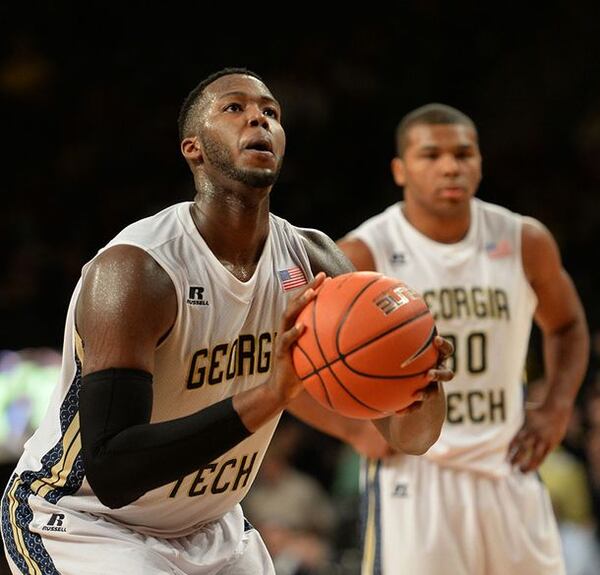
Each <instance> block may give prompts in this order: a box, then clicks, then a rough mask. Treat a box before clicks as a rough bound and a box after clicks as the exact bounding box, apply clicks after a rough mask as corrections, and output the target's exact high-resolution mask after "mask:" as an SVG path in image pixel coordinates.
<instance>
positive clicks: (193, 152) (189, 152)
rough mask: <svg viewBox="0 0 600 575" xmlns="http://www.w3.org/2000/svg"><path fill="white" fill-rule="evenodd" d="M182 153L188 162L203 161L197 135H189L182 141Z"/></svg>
mask: <svg viewBox="0 0 600 575" xmlns="http://www.w3.org/2000/svg"><path fill="white" fill-rule="evenodd" d="M181 153H182V154H183V157H184V158H185V159H186V160H187V161H188V162H193V163H202V149H201V146H200V142H198V138H197V137H196V136H189V137H187V138H184V139H183V140H182V141H181Z"/></svg>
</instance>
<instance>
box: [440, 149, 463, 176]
mask: <svg viewBox="0 0 600 575" xmlns="http://www.w3.org/2000/svg"><path fill="white" fill-rule="evenodd" d="M440 167H441V169H442V171H443V172H444V173H445V174H455V173H457V172H458V169H459V164H458V160H457V159H456V157H455V156H454V154H443V155H441V156H440Z"/></svg>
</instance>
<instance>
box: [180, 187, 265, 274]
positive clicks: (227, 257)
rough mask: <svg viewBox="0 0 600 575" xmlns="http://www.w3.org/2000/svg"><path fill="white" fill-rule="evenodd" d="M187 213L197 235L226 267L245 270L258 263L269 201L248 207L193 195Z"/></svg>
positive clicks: (234, 202) (263, 239)
mask: <svg viewBox="0 0 600 575" xmlns="http://www.w3.org/2000/svg"><path fill="white" fill-rule="evenodd" d="M190 212H191V214H192V219H193V220H194V223H195V224H196V228H197V229H198V232H199V233H200V234H201V235H202V237H203V238H204V241H205V242H206V243H207V245H208V247H209V248H210V250H211V251H212V252H213V254H214V255H215V256H216V257H217V258H218V259H219V260H220V261H221V262H223V264H224V265H226V267H231V266H233V267H235V266H240V267H241V268H244V269H247V268H248V266H252V265H254V264H256V263H257V262H258V260H259V259H260V255H261V253H262V249H263V246H264V244H265V241H266V239H267V236H268V235H269V202H268V198H267V199H266V201H264V202H261V203H258V204H255V205H253V206H247V205H242V204H241V203H240V202H236V201H216V200H215V199H214V198H206V197H202V196H196V198H195V200H194V203H193V204H192V206H191V209H190ZM232 271H233V270H232ZM235 275H237V274H235Z"/></svg>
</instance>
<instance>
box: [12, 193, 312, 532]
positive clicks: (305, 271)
mask: <svg viewBox="0 0 600 575" xmlns="http://www.w3.org/2000/svg"><path fill="white" fill-rule="evenodd" d="M190 206H191V202H183V203H179V204H176V205H173V206H171V207H169V208H166V209H164V210H163V211H161V212H159V213H158V214H156V215H154V216H151V217H149V218H145V219H143V220H140V221H138V222H136V223H133V224H132V225H130V226H128V227H127V228H125V229H124V230H123V231H122V232H121V233H119V234H118V235H117V236H116V237H115V238H114V239H113V240H112V241H111V242H110V243H109V244H108V245H107V246H106V247H105V248H103V249H102V250H100V252H102V251H104V249H106V248H108V247H110V246H114V245H117V244H130V245H134V246H138V247H139V248H141V249H143V250H145V251H146V252H148V253H149V254H150V255H151V256H152V257H153V258H154V259H155V260H156V261H157V262H158V263H159V264H160V265H161V267H162V268H164V270H165V271H166V272H167V273H168V274H169V276H170V278H171V280H172V281H173V284H174V286H175V290H176V292H177V303H178V312H177V318H176V321H175V325H174V327H173V328H172V330H171V332H170V334H169V335H168V337H167V338H166V339H165V340H164V341H163V342H162V343H161V344H160V345H159V347H158V348H157V350H156V360H155V371H154V374H153V381H154V383H153V392H154V400H153V409H152V419H151V421H152V422H160V421H165V420H171V419H175V418H178V417H182V416H186V415H189V414H192V413H194V412H197V411H198V410H201V409H203V408H205V407H207V406H209V405H211V404H214V403H216V402H218V401H220V400H223V399H225V398H227V397H230V396H232V395H233V394H234V393H238V392H241V391H244V390H247V389H251V388H253V387H256V386H258V385H260V384H262V383H264V382H265V381H267V380H268V378H269V377H270V376H271V370H272V365H273V357H274V348H275V337H276V331H277V329H278V326H279V321H280V318H281V315H282V313H283V311H284V309H285V307H286V305H287V302H288V300H289V298H290V297H291V296H292V295H293V294H294V293H295V288H298V287H300V286H301V285H303V284H305V283H306V282H307V281H310V279H312V273H311V269H310V265H309V260H308V256H307V253H306V250H305V247H304V245H303V241H302V239H301V237H300V235H299V234H298V232H297V231H296V228H294V227H293V226H292V225H290V224H289V223H288V222H287V221H285V220H283V219H281V218H278V217H276V216H274V215H271V216H270V232H269V236H268V239H267V241H266V243H265V246H264V249H263V253H262V255H261V257H260V261H259V263H258V265H257V268H256V271H255V273H254V275H253V276H252V278H251V279H250V280H248V281H247V282H241V281H239V280H238V279H237V278H236V277H234V276H233V275H232V274H231V273H230V272H229V271H227V270H226V269H225V268H224V267H223V265H222V264H221V263H220V262H219V260H218V259H217V258H216V257H215V255H214V254H213V253H212V252H211V251H210V249H209V248H208V246H207V244H206V243H205V242H204V240H203V238H202V236H201V235H200V234H199V233H198V231H197V229H196V227H195V225H194V222H193V220H192V217H191V214H190ZM100 252H99V253H100ZM88 267H89V263H88V264H87V265H86V266H85V267H84V269H83V274H85V273H86V271H87V269H88ZM80 287H81V281H80V283H79V284H78V285H77V287H76V289H75V292H74V294H73V297H72V299H71V304H70V307H69V311H68V316H67V324H66V332H65V340H64V349H63V364H62V374H61V381H60V385H59V386H58V387H57V389H56V390H55V392H54V394H53V396H52V399H51V402H50V405H49V409H48V412H47V414H46V416H45V418H44V420H43V422H42V423H41V425H40V427H39V429H38V430H37V431H36V433H35V434H34V435H33V436H32V437H31V439H30V440H29V441H28V442H27V443H26V445H25V450H24V454H23V456H22V457H21V459H20V461H19V463H18V465H17V468H16V473H17V474H18V478H17V480H16V482H13V483H12V488H11V492H12V493H13V494H14V495H15V498H16V499H18V500H22V499H23V497H22V496H23V490H29V491H30V492H31V493H33V494H36V495H38V496H40V497H43V498H44V499H45V500H46V501H48V502H49V503H56V504H59V505H60V506H61V507H62V508H65V509H72V510H75V511H84V512H90V513H93V514H96V515H101V516H103V517H106V518H107V519H109V520H111V521H117V522H119V523H121V524H124V525H126V526H129V527H131V528H133V529H135V530H137V531H140V532H142V533H147V534H150V535H154V534H155V535H157V536H162V537H181V536H184V535H186V534H188V533H191V532H193V531H195V530H196V529H197V528H198V527H199V526H200V525H201V524H204V523H206V522H208V521H211V520H214V519H217V518H219V517H221V516H223V515H224V514H225V513H226V512H227V511H229V510H231V509H233V508H234V507H235V505H236V504H237V503H238V502H239V501H241V500H242V499H243V497H244V495H245V494H246V493H247V492H248V490H249V489H250V486H251V485H252V482H253V481H254V478H255V477H256V474H257V472H258V469H259V466H260V464H261V461H262V459H263V456H264V454H265V451H266V449H267V446H268V445H269V442H270V440H271V436H272V434H273V432H274V430H275V427H276V425H277V422H278V418H274V419H273V420H272V421H270V422H268V423H267V424H265V425H264V426H262V427H261V428H260V429H259V430H258V431H256V432H255V433H253V434H252V435H250V436H249V437H248V438H246V439H245V440H244V441H242V442H241V443H240V444H238V445H237V446H235V447H234V448H232V449H230V450H229V451H228V452H226V453H225V454H224V455H222V456H221V457H219V458H217V459H215V460H214V461H212V462H211V463H209V464H208V465H206V466H204V467H203V468H200V469H198V471H196V472H194V473H191V474H189V475H187V476H184V477H181V478H180V479H179V480H177V481H175V482H173V483H171V484H169V485H165V486H163V487H159V488H157V489H153V490H151V491H149V492H148V493H146V494H145V495H143V496H142V497H141V498H139V499H138V500H137V501H134V502H133V503H131V504H129V505H126V506H125V507H123V508H121V509H109V508H108V507H105V506H104V505H103V504H102V503H101V502H100V501H99V500H98V499H97V498H96V496H95V495H94V493H93V491H92V490H91V488H90V486H89V484H88V482H87V480H86V477H85V470H84V467H83V462H82V457H81V439H80V433H79V412H78V393H79V389H80V385H81V371H82V363H83V362H84V361H85V359H84V357H83V353H82V349H81V345H80V340H79V338H78V336H77V333H76V331H75V328H74V311H75V304H76V301H77V297H78V294H79V291H80ZM148 313H149V314H151V313H152V310H151V309H149V310H148ZM193 456H194V455H193V453H190V457H193ZM156 465H161V462H160V461H156ZM19 491H20V493H19Z"/></svg>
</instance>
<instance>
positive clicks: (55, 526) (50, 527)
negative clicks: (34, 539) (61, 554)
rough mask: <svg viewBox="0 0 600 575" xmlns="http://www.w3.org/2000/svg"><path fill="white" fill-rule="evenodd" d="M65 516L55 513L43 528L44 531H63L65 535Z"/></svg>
mask: <svg viewBox="0 0 600 575" xmlns="http://www.w3.org/2000/svg"><path fill="white" fill-rule="evenodd" d="M64 521H65V514H64V513H53V514H52V515H50V519H48V523H46V525H44V526H43V527H42V531H61V532H63V533H65V532H66V531H67V528H66V527H65V526H64Z"/></svg>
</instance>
